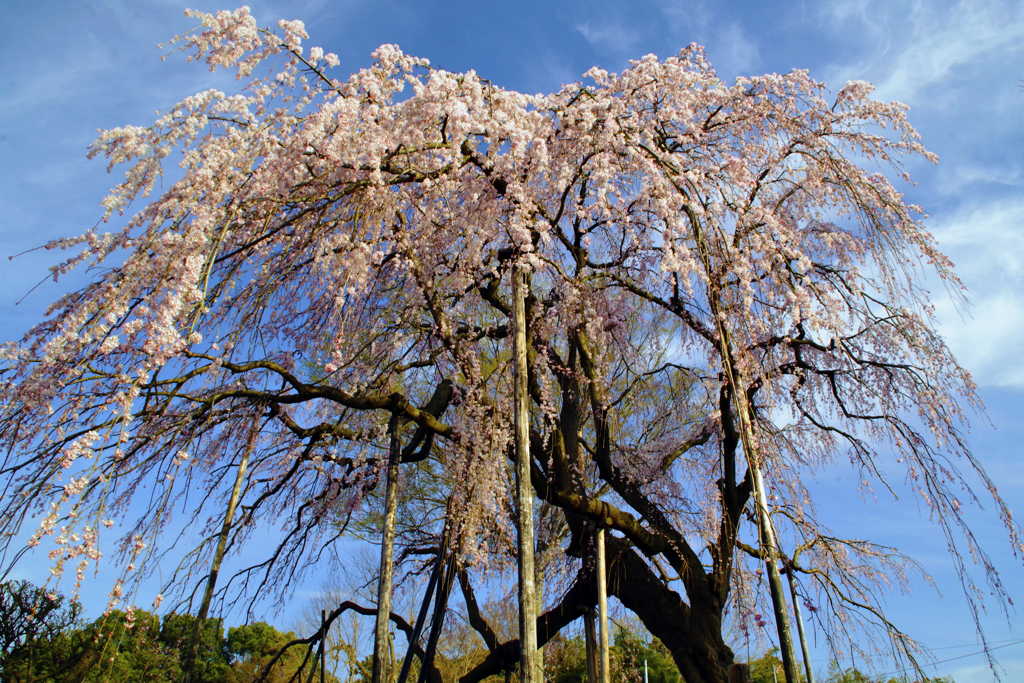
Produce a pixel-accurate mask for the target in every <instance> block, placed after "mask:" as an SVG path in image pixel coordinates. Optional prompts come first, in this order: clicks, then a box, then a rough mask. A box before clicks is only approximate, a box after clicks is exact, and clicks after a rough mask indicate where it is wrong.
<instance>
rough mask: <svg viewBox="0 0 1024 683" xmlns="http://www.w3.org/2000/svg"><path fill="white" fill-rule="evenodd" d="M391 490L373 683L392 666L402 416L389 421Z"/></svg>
mask: <svg viewBox="0 0 1024 683" xmlns="http://www.w3.org/2000/svg"><path fill="white" fill-rule="evenodd" d="M388 435H389V436H390V443H389V448H388V468H387V491H386V493H385V495H384V530H383V532H384V533H383V538H382V539H381V546H380V579H379V581H378V583H377V626H376V630H375V631H374V636H373V678H372V680H373V683H386V681H387V680H388V676H387V671H386V669H388V668H390V667H388V664H389V663H390V657H389V652H390V649H389V648H390V645H391V643H390V640H389V638H388V634H389V632H390V629H389V628H388V620H389V618H390V616H391V574H392V571H393V569H394V547H395V508H396V507H397V504H398V462H399V460H400V459H401V450H400V449H399V444H398V413H397V412H396V413H392V414H391V420H389V421H388Z"/></svg>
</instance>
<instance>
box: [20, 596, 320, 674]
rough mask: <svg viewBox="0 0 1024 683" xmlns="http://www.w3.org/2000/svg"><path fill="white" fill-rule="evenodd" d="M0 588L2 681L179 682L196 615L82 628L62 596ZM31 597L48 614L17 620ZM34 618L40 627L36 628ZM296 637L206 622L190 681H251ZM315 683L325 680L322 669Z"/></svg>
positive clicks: (294, 663) (109, 618) (132, 618)
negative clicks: (40, 623) (321, 675)
mask: <svg viewBox="0 0 1024 683" xmlns="http://www.w3.org/2000/svg"><path fill="white" fill-rule="evenodd" d="M2 590H3V591H5V592H4V593H3V595H2V600H0V608H2V609H3V610H4V611H3V612H2V613H0V617H2V624H0V632H2V633H3V635H4V637H5V641H4V644H5V647H4V650H3V651H2V653H0V681H2V682H3V683H180V680H181V676H182V666H181V665H182V661H183V653H184V652H185V651H186V648H187V646H188V643H189V640H190V638H191V636H192V632H193V629H194V628H195V617H194V616H192V615H190V614H174V613H172V614H167V615H165V616H164V617H163V620H162V621H161V619H160V617H158V616H157V615H155V614H151V613H149V612H145V611H141V610H137V611H134V612H133V613H129V612H124V611H120V610H114V611H111V612H110V613H108V614H106V615H104V616H102V617H100V618H98V619H96V620H95V621H93V622H91V623H89V624H85V625H83V624H81V623H80V622H79V620H78V614H79V613H80V611H81V608H80V607H79V606H78V605H77V604H76V603H73V602H70V601H67V600H66V599H65V598H63V597H62V596H60V595H54V594H50V597H47V596H46V595H45V593H44V592H42V590H41V589H36V588H34V587H33V586H31V584H27V582H25V585H11V584H2ZM36 593H38V596H36ZM12 596H13V597H12ZM33 596H36V597H39V596H41V598H40V599H41V600H44V601H46V602H39V603H38V604H41V605H44V607H46V609H47V610H48V611H44V610H39V608H36V609H37V614H42V615H43V616H41V617H39V618H38V619H37V620H35V621H34V620H32V619H27V618H24V619H22V618H21V617H20V616H19V615H21V613H22V612H25V611H26V610H28V608H27V607H26V606H31V605H33V604H36V602H38V601H34V598H33ZM19 605H20V607H19ZM19 610H21V611H19ZM29 613H31V612H29ZM36 621H38V622H42V625H39V624H35V622H36ZM33 624H35V625H33ZM19 628H20V629H21V630H20V631H17V629H19ZM16 632H17V633H20V635H18V637H14V635H12V634H15V633H16ZM295 639H296V636H295V634H294V633H292V632H288V633H281V632H280V631H278V630H277V629H275V628H274V627H273V626H271V625H269V624H267V623H264V622H256V623H254V624H247V625H245V626H238V627H232V628H230V629H228V632H227V635H226V636H225V633H224V626H223V622H222V621H221V620H220V619H207V620H206V622H205V624H204V626H203V630H202V633H201V636H200V642H199V651H198V654H197V657H196V664H195V669H194V671H193V676H194V679H193V680H194V681H195V682H196V683H252V682H253V681H255V680H256V679H257V678H258V677H259V676H260V675H261V674H262V673H263V672H264V671H265V669H266V667H267V666H269V665H270V663H271V661H272V660H273V659H274V657H275V655H276V654H277V653H278V652H279V651H280V650H281V649H282V648H283V647H284V646H285V645H286V644H287V643H289V642H291V641H293V640H295ZM308 652H309V646H307V645H296V646H293V647H292V648H290V649H289V650H288V651H287V652H286V653H285V655H284V656H282V657H281V658H280V659H279V660H278V661H277V662H276V663H274V665H273V669H272V670H271V671H270V672H269V675H268V676H267V677H266V678H265V679H264V680H266V681H267V682H268V683H281V682H283V681H287V680H289V679H291V678H292V677H293V676H294V674H295V673H296V672H297V671H298V669H299V667H300V666H301V665H302V664H303V660H304V659H305V658H306V655H307V653H308ZM315 663H316V660H315V658H314V657H310V658H309V659H308V660H307V661H306V667H305V671H306V672H309V670H310V667H311V666H313V665H315ZM301 679H302V681H303V682H304V683H305V681H307V680H309V679H308V673H303V675H302V676H301ZM313 681H315V683H324V682H323V681H322V680H321V677H320V672H319V670H317V671H316V673H315V675H314V678H313ZM327 683H337V679H336V678H334V676H332V675H328V676H327Z"/></svg>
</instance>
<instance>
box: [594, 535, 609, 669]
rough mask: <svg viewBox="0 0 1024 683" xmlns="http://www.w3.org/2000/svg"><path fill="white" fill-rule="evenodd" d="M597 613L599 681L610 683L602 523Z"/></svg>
mask: <svg viewBox="0 0 1024 683" xmlns="http://www.w3.org/2000/svg"><path fill="white" fill-rule="evenodd" d="M597 615H598V616H597V621H598V629H599V631H600V640H599V647H600V650H601V666H600V671H599V673H600V675H601V683H611V657H610V655H609V652H608V570H607V569H606V567H605V552H604V526H603V525H599V526H598V527H597Z"/></svg>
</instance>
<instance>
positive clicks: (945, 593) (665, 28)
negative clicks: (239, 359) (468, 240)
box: [0, 0, 1024, 683]
mask: <svg viewBox="0 0 1024 683" xmlns="http://www.w3.org/2000/svg"><path fill="white" fill-rule="evenodd" d="M189 6H191V7H194V8H196V9H200V10H204V11H214V10H216V9H223V8H228V9H233V8H234V7H233V6H227V5H220V4H211V3H209V2H199V1H192V2H178V1H177V0H109V1H107V2H101V1H98V0H97V1H94V2H78V1H75V2H72V1H71V0H35V1H33V2H24V1H16V0H0V16H3V18H4V21H3V22H2V24H0V66H2V67H3V69H2V74H3V75H2V76H0V254H2V255H4V256H11V255H14V254H18V253H21V252H24V251H26V250H29V249H32V248H34V247H37V246H40V245H41V244H43V243H45V242H46V241H47V240H49V239H52V238H56V237H61V236H68V235H73V234H79V233H81V232H83V231H84V230H86V229H87V228H89V227H91V226H93V225H94V224H95V223H96V221H97V219H98V218H99V217H100V215H101V209H100V205H99V202H100V199H101V198H102V197H103V195H104V194H106V192H107V190H108V189H109V188H110V187H112V186H113V185H114V184H115V183H116V182H117V178H116V177H114V176H108V175H106V174H105V173H104V165H103V163H102V162H101V161H98V160H96V161H88V160H86V158H85V152H86V147H87V145H88V144H89V143H90V142H91V141H92V140H93V139H94V137H95V134H96V130H97V129H98V128H110V127H115V126H119V125H124V124H134V125H147V124H148V123H150V122H152V121H153V119H154V118H155V112H156V111H157V110H159V109H163V108H165V107H168V106H169V105H171V104H173V103H175V102H177V101H178V100H180V99H181V98H182V97H184V96H187V95H189V94H192V93H194V92H197V91H200V90H204V89H207V88H210V87H218V88H221V89H224V90H229V89H230V88H231V87H232V86H233V78H232V76H230V75H228V74H211V73H209V72H208V71H207V70H206V69H205V67H204V66H203V65H202V64H195V63H192V64H186V63H185V59H184V57H183V56H182V55H180V54H175V55H171V56H170V57H168V59H167V60H166V61H163V62H162V61H161V56H162V55H164V54H165V52H166V50H161V49H159V48H158V47H157V44H158V43H161V42H165V41H166V40H168V39H169V38H170V37H172V36H173V35H175V34H178V33H182V32H184V31H186V30H188V29H190V28H192V27H193V25H194V21H193V20H189V19H186V18H185V17H184V16H183V13H182V12H183V10H184V8H185V7H189ZM250 6H251V7H252V11H253V14H254V15H255V16H256V18H257V20H258V21H259V23H260V24H263V25H272V24H276V21H277V19H279V18H286V19H302V20H303V21H305V22H306V27H307V31H308V32H309V33H310V36H311V38H310V40H309V41H307V44H309V45H319V46H322V47H323V48H325V50H326V51H333V52H335V53H337V54H338V55H339V57H340V58H341V69H342V70H344V71H346V72H347V71H352V70H356V69H358V68H360V67H362V66H365V65H366V64H368V62H369V54H370V52H371V51H372V50H373V49H375V48H376V47H377V46H378V45H380V44H382V43H397V44H398V45H400V46H401V47H402V49H403V50H404V51H406V52H408V53H411V54H415V55H418V56H422V57H426V58H428V59H430V60H431V62H432V63H433V64H435V65H437V66H440V67H442V68H445V69H449V70H452V71H464V70H469V69H474V70H476V71H477V72H478V73H480V74H481V75H483V76H484V77H486V78H489V79H491V80H492V81H493V82H494V83H495V84H497V85H500V86H502V87H505V88H509V89H515V90H520V91H524V92H529V93H536V92H550V91H551V90H553V89H556V88H558V87H559V86H560V85H561V84H563V83H565V82H569V81H575V80H578V79H579V78H580V74H582V73H583V72H584V71H585V70H587V69H588V68H589V67H591V66H593V65H595V64H597V65H600V66H602V67H603V68H606V69H608V70H610V71H621V70H622V68H623V67H624V66H625V65H626V64H627V62H628V60H629V59H631V58H638V57H641V56H643V55H645V54H648V53H654V54H656V55H658V56H659V57H662V58H664V57H666V56H669V55H671V54H674V53H676V52H678V51H679V50H680V49H681V48H682V47H684V46H686V45H687V44H689V43H690V42H698V43H701V44H703V45H705V46H706V48H707V50H708V53H709V56H710V58H711V61H712V63H713V64H714V65H715V67H716V68H717V70H718V72H719V74H720V76H721V77H723V78H724V79H725V80H727V81H730V80H732V79H733V78H735V77H736V76H739V75H745V74H760V73H768V72H786V71H789V70H791V69H794V68H804V69H808V70H809V71H810V73H811V75H812V77H814V78H816V79H819V80H822V81H825V82H826V83H827V84H828V86H829V88H830V89H831V90H832V91H833V92H836V91H838V90H839V89H840V88H841V87H842V86H843V84H844V83H845V82H846V80H848V79H863V80H867V81H870V82H872V83H874V84H875V85H876V86H877V87H878V90H877V96H878V97H879V98H884V99H896V100H900V101H902V102H904V103H906V104H908V105H910V106H911V112H910V120H911V122H912V123H913V124H914V125H915V126H916V127H917V128H918V130H919V131H920V132H921V134H922V135H923V138H924V143H925V145H926V146H927V147H928V148H929V149H930V150H932V151H933V152H935V153H937V154H938V155H939V157H940V163H939V165H938V166H932V165H930V164H927V163H924V162H914V163H912V164H911V165H910V167H909V168H908V170H909V171H910V173H911V175H912V176H913V177H914V179H915V180H916V181H917V183H918V185H917V186H916V187H914V188H912V189H910V190H909V191H908V197H909V199H910V200H911V201H913V202H915V203H918V204H921V205H922V206H924V207H925V209H926V210H927V211H928V212H929V213H930V216H931V217H930V218H929V220H928V225H929V226H930V227H931V229H932V230H933V232H934V233H935V234H936V235H937V237H938V239H939V243H940V246H941V247H942V248H943V249H944V251H945V252H946V253H947V254H948V255H949V256H950V257H951V258H952V260H953V261H954V263H955V264H956V268H957V272H958V273H959V275H960V277H961V278H962V279H963V280H964V282H965V284H966V285H967V287H968V289H969V290H970V294H969V298H970V301H971V307H970V309H969V310H967V311H963V310H958V309H957V308H956V307H954V306H953V305H952V303H951V302H950V301H949V300H948V298H947V297H946V294H945V292H944V290H942V289H941V288H937V289H936V290H935V291H933V297H934V302H935V304H936V308H937V312H938V316H939V320H940V331H941V332H942V334H943V335H944V336H945V337H946V339H947V340H948V342H949V344H950V345H951V347H952V348H953V350H954V352H955V353H956V354H957V356H958V358H959V359H960V360H961V362H962V363H963V364H964V365H965V366H966V367H967V368H968V369H970V370H971V371H972V372H973V373H974V375H975V379H976V380H977V381H978V383H979V385H980V387H981V396H982V398H983V399H984V401H985V402H986V405H987V406H988V418H987V419H986V418H984V417H979V418H978V419H975V421H974V422H975V424H974V429H973V431H972V444H973V447H974V449H975V452H976V453H977V455H978V456H979V457H980V459H981V460H982V462H983V463H984V464H985V466H986V468H987V469H988V471H989V473H990V474H991V475H992V476H993V478H994V479H995V480H996V481H997V483H998V484H999V486H1000V491H1001V492H1002V493H1003V495H1004V496H1005V497H1006V498H1007V500H1008V501H1009V502H1010V505H1011V507H1012V508H1015V509H1017V510H1018V511H1021V510H1024V474H1022V473H1021V472H1022V468H1021V465H1020V461H1019V458H1018V452H1019V444H1020V443H1022V441H1024V428H1022V426H1021V424H1020V418H1021V415H1022V408H1024V353H1021V351H1022V350H1024V349H1022V346H1024V345H1022V342H1021V340H1022V339H1024V192H1022V187H1024V163H1022V162H1024V159H1022V150H1024V144H1022V143H1024V132H1022V123H1024V90H1022V89H1021V86H1022V84H1024V81H1022V80H1021V79H1024V3H1020V2H1000V1H996V0H993V1H989V0H967V1H963V2H904V1H902V0H888V1H883V0H877V1H876V0H863V1H860V0H837V1H834V2H832V1H823V2H786V3H776V2H764V1H763V2H738V1H726V2H710V1H704V2H702V1H693V2H690V1H683V0H646V1H638V2H622V1H619V0H594V1H592V2H584V1H582V0H579V1H569V0H566V1H563V0H549V1H547V2H532V1H530V2H517V3H511V2H505V3H495V2H487V3H482V2H481V3H472V2H430V1H427V0H420V1H419V2H411V1H407V0H391V1H388V2H369V1H364V0H336V1H331V2H328V1H326V0H324V1H321V0H299V1H294V2H273V1H259V0H257V1H254V2H251V3H250ZM56 258H57V255H55V254H53V253H49V252H42V251H37V252H32V253H30V254H27V255H24V256H21V257H18V258H16V259H14V260H13V261H9V260H8V259H6V258H4V259H2V260H0V282H2V283H3V287H0V340H11V339H16V338H18V337H20V335H21V333H22V332H24V330H25V329H26V328H27V327H28V326H30V325H31V324H32V323H33V322H35V321H37V320H38V319H39V316H40V315H41V312H42V310H43V309H44V308H45V306H46V305H47V303H48V302H50V301H51V300H53V299H54V298H55V297H56V296H57V295H58V294H59V293H61V292H63V291H65V290H66V289H67V288H69V287H71V286H73V285H74V284H75V283H76V282H79V281H80V280H79V279H78V278H77V277H76V276H75V275H72V276H70V277H69V278H67V279H66V280H62V281H61V282H60V283H58V284H56V285H54V284H52V283H48V284H44V285H43V286H41V287H40V288H38V289H36V290H35V291H34V292H32V293H29V290H30V289H31V288H32V287H33V286H34V285H35V284H36V283H37V282H39V281H40V280H43V279H44V278H45V277H46V274H47V271H46V268H47V266H48V265H49V264H50V263H52V262H53V261H55V260H56ZM26 295H27V296H26ZM18 301H21V303H20V304H18V303H17V302H18ZM989 421H991V423H992V424H991V426H990V425H989V424H988V422H989ZM818 486H819V488H820V491H821V493H822V494H823V496H824V497H825V498H826V499H827V500H828V507H827V508H826V512H827V513H828V515H829V516H830V517H831V518H832V519H833V520H834V525H835V526H836V527H837V528H839V529H841V530H844V531H847V532H848V533H850V534H851V535H854V536H860V537H867V538H871V539H872V540H876V541H879V542H883V543H891V544H894V545H899V546H900V547H901V548H902V549H904V550H906V551H908V552H911V553H912V554H915V555H916V556H917V557H918V558H919V559H920V560H921V561H922V562H923V563H924V564H925V565H926V568H927V569H928V570H929V571H930V572H931V573H932V574H933V575H934V576H935V578H936V583H937V585H938V588H939V590H940V591H941V597H940V596H939V595H937V594H936V593H935V592H934V591H932V590H930V589H928V588H927V587H926V586H921V587H920V588H919V590H918V591H916V592H915V593H914V595H913V596H912V597H910V598H902V597H894V598H893V599H892V600H890V602H889V605H890V607H891V609H892V616H893V617H894V620H895V621H896V622H897V623H898V624H900V625H901V626H903V627H904V628H905V629H906V630H907V631H909V632H910V633H911V634H913V635H915V636H918V637H920V638H921V639H922V640H923V641H924V642H925V644H927V645H930V646H932V647H934V648H937V649H936V650H935V652H934V654H935V656H936V659H938V660H945V659H949V658H950V657H955V656H959V655H966V654H968V653H971V652H975V651H976V650H977V649H979V648H977V647H975V646H973V643H975V642H976V639H975V635H974V631H973V625H972V622H971V619H970V617H969V614H968V612H967V609H966V606H965V603H964V600H963V598H962V597H960V589H959V585H958V583H957V581H956V578H955V575H954V574H953V572H952V568H951V564H950V562H949V560H948V559H947V557H946V555H945V553H944V547H945V545H944V541H943V539H942V538H941V535H940V534H939V532H938V529H937V527H936V526H934V525H933V524H931V523H930V521H929V520H928V519H927V517H926V516H924V517H922V516H921V513H920V510H919V509H918V506H917V505H916V504H914V503H913V502H908V501H906V500H901V501H899V502H898V503H897V504H893V503H891V502H890V501H889V500H887V499H886V500H883V499H881V497H880V498H879V500H878V501H877V502H876V501H874V500H872V499H871V498H870V497H869V498H868V500H867V501H865V500H863V498H864V497H863V496H862V494H861V493H859V492H858V491H857V490H856V488H855V487H856V482H855V481H854V476H853V474H852V472H845V471H841V470H837V471H836V472H834V473H833V472H830V473H829V474H828V475H823V476H822V477H821V479H820V481H819V482H818ZM970 518H971V520H972V523H973V524H974V525H975V528H976V530H977V532H978V533H979V536H980V537H981V538H982V540H983V542H984V543H985V545H986V547H987V548H988V549H989V550H990V551H991V552H992V554H993V556H994V557H995V558H996V559H997V561H998V566H999V568H1000V569H1001V570H1002V575H1003V578H1004V581H1005V582H1006V585H1007V587H1008V589H1009V591H1010V594H1011V596H1013V597H1014V599H1015V600H1017V601H1018V602H1019V601H1021V600H1024V578H1022V576H1024V572H1022V560H1021V558H1014V557H1013V556H1012V554H1011V553H1010V552H1009V551H1008V550H1007V543H1006V538H1005V534H1003V533H1001V530H1000V527H999V522H998V519H996V517H995V515H994V514H991V511H990V510H988V511H978V512H971V513H970ZM25 578H31V577H30V576H26V577H25ZM102 592H103V593H105V588H103V589H102ZM1011 615H1012V612H1011ZM1016 621H1017V622H1018V625H1017V626H1016V627H1012V626H1010V625H1008V624H1007V620H1006V618H1005V617H1003V616H1001V613H1000V610H999V609H998V607H996V606H995V605H992V606H991V607H990V608H989V613H988V615H987V616H986V617H985V618H984V623H985V625H986V628H987V635H988V637H989V638H990V639H991V640H992V641H1005V640H1008V639H1011V638H1015V637H1021V634H1024V627H1022V626H1021V625H1019V622H1020V619H1019V617H1018V618H1016ZM959 646H965V647H959ZM997 655H998V657H999V660H1000V662H1001V663H1002V665H1003V666H1004V667H1005V670H1006V673H1005V675H1004V680H1024V644H1021V645H1016V646H1012V647H1007V648H1005V649H1002V650H999V651H998V652H997ZM879 666H884V664H880V665H879ZM936 671H937V672H938V673H939V674H951V675H953V676H954V677H955V679H956V680H957V681H958V683H965V682H966V683H972V682H974V681H989V680H992V675H991V673H989V672H988V671H987V669H986V666H985V662H984V658H983V657H980V656H973V657H965V658H963V659H958V660H954V661H950V662H947V663H944V664H939V665H938V668H937V669H936Z"/></svg>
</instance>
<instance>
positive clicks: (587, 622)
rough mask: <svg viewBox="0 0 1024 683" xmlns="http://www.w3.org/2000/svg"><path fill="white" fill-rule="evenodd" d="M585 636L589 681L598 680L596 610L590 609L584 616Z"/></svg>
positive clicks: (594, 681) (593, 682) (589, 682)
mask: <svg viewBox="0 0 1024 683" xmlns="http://www.w3.org/2000/svg"><path fill="white" fill-rule="evenodd" d="M583 630H584V634H585V635H584V638H585V639H586V644H587V683H598V681H597V635H596V634H595V633H594V611H593V610H588V611H587V613H586V615H585V616H584V617H583Z"/></svg>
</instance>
